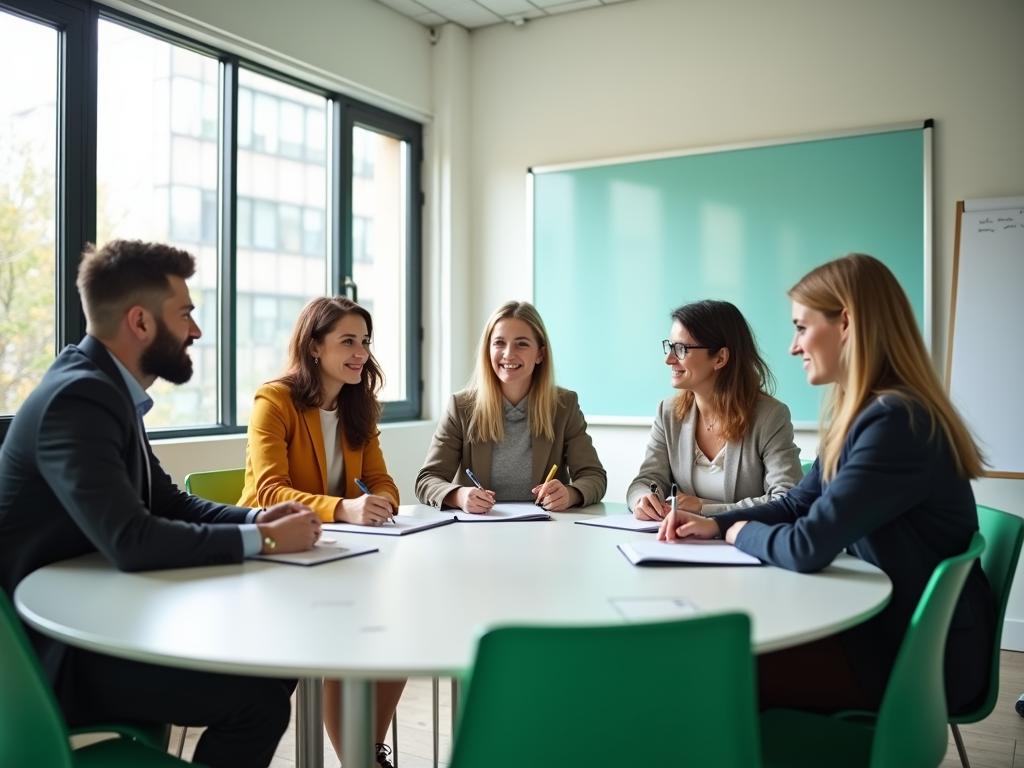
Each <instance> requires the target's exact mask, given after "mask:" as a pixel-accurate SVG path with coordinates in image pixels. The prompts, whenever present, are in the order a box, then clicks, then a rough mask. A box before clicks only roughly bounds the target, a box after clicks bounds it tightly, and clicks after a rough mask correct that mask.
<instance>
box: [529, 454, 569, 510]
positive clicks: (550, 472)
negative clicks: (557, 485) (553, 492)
mask: <svg viewBox="0 0 1024 768" xmlns="http://www.w3.org/2000/svg"><path fill="white" fill-rule="evenodd" d="M557 471H558V465H557V464H552V465H551V469H550V470H548V476H547V477H545V478H544V482H543V483H541V485H547V484H548V483H550V482H551V478H553V477H554V476H555V472H557ZM570 498H571V497H570ZM533 503H534V504H535V505H536V506H538V507H540V506H541V503H540V494H539V493H538V494H537V498H536V499H535V500H534V502H533Z"/></svg>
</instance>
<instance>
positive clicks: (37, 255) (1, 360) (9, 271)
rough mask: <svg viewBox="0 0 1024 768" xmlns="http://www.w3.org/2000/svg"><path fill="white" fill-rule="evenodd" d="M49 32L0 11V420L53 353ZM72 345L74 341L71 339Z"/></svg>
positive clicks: (53, 34) (52, 57)
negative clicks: (0, 415)
mask: <svg viewBox="0 0 1024 768" xmlns="http://www.w3.org/2000/svg"><path fill="white" fill-rule="evenodd" d="M57 45H58V36H57V30H55V29H52V28H50V27H45V26H43V25H41V24H37V23H35V22H31V21H26V20H24V19H21V18H18V17H16V16H12V15H11V14H9V13H4V12H3V11H0V414H5V415H7V414H12V413H14V412H15V411H17V410H18V407H19V406H20V405H21V404H22V403H23V402H24V401H25V398H26V397H27V396H28V394H29V393H30V392H31V391H32V390H33V389H34V388H35V386H36V384H38V383H39V379H40V378H42V376H43V374H44V373H45V372H46V369H47V368H49V367H50V364H51V363H52V362H53V356H54V351H55V349H56V335H55V306H56V278H55V267H56V263H57V252H56V247H55V237H56V224H55V221H56V215H55V210H56V209H55V204H56V199H57V177H56V156H57V82H58V80H57V55H58V48H57ZM73 341H78V340H77V339H74V340H73Z"/></svg>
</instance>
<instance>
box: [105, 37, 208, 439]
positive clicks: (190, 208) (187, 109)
mask: <svg viewBox="0 0 1024 768" xmlns="http://www.w3.org/2000/svg"><path fill="white" fill-rule="evenodd" d="M98 57H99V68H98V73H99V76H98V92H97V104H96V115H97V128H96V197H97V218H96V238H97V243H99V244H102V243H104V242H106V241H108V240H110V239H112V238H117V237H127V238H141V239H143V240H160V241H164V242H169V243H170V244H171V245H175V246H177V247H179V248H184V249H185V250H187V251H189V252H191V253H193V254H195V256H196V261H197V269H196V274H195V275H194V276H193V277H192V278H191V280H189V289H190V291H191V292H192V301H193V302H194V303H195V304H196V306H197V308H199V309H198V311H197V314H196V317H197V319H198V318H199V316H201V315H202V314H206V313H205V312H204V308H205V302H207V301H213V302H214V303H216V297H217V279H218V270H217V263H218V258H219V253H218V250H217V242H216V239H217V238H216V234H217V216H216V212H217V202H216V201H217V195H218V180H217V176H218V169H219V156H218V151H217V143H216V141H215V138H216V133H217V129H218V125H219V123H218V121H217V93H218V88H219V83H220V64H219V62H218V61H217V59H215V58H213V57H212V56H206V55H203V54H200V53H196V52H195V51H191V50H188V49H186V48H183V47H181V46H178V45H173V44H171V43H169V42H166V41H164V40H160V39H158V38H156V37H153V36H152V35H148V34H145V33H143V32H140V31H138V30H136V29H133V28H131V27H127V26H125V25H123V24H120V23H117V22H115V21H111V20H107V19H100V21H99V47H98ZM126 94H130V95H131V98H126ZM209 94H213V98H212V102H211V99H210V96H209ZM211 113H212V114H211ZM205 334H206V335H207V337H208V339H207V341H208V342H209V341H212V340H214V339H215V338H216V326H213V327H208V328H206V329H205ZM190 354H191V356H192V362H193V368H194V373H193V374H192V379H191V381H189V382H188V383H187V384H184V385H182V386H180V387H176V386H174V385H171V384H168V383H167V382H164V381H159V380H158V381H157V383H156V384H154V385H153V390H152V394H153V400H154V402H155V405H154V406H153V410H152V411H150V413H149V414H148V415H147V416H146V425H147V426H148V427H150V428H153V427H168V426H194V425H204V424H210V425H212V424H216V423H217V391H218V388H217V373H218V366H217V345H216V344H211V343H207V344H202V345H196V346H194V347H193V349H192V351H191V353H190Z"/></svg>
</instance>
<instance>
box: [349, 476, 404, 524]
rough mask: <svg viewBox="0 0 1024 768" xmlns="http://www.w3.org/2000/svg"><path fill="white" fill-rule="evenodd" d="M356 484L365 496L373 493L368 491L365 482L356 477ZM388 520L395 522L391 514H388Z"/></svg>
mask: <svg viewBox="0 0 1024 768" xmlns="http://www.w3.org/2000/svg"><path fill="white" fill-rule="evenodd" d="M356 486H358V488H359V490H360V491H362V492H363V493H365V494H366V495H367V496H372V495H373V494H372V493H370V489H369V488H367V487H366V483H364V482H363V481H362V480H360V479H359V478H358V477H357V478H356ZM388 520H390V521H391V522H392V523H393V522H395V518H394V517H392V516H391V515H388Z"/></svg>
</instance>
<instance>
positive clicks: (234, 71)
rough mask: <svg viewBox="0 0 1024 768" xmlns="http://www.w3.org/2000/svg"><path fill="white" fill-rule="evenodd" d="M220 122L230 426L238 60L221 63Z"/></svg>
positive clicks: (234, 419)
mask: <svg viewBox="0 0 1024 768" xmlns="http://www.w3.org/2000/svg"><path fill="white" fill-rule="evenodd" d="M220 111H221V121H220V142H219V143H220V176H221V178H220V184H219V185H218V186H219V188H220V216H219V219H220V226H219V228H218V231H219V235H220V243H219V248H218V251H219V252H220V273H219V275H218V280H217V290H218V301H217V311H218V321H219V331H220V333H219V334H218V337H217V345H218V355H217V361H218V366H219V367H218V375H217V386H218V388H219V390H220V392H219V394H220V397H219V398H218V401H219V403H220V423H221V424H222V425H223V426H225V427H233V426H236V425H237V423H238V408H237V405H238V404H237V402H236V393H237V391H238V388H237V386H236V379H237V367H236V360H237V351H236V347H237V337H238V333H237V330H238V326H237V306H236V304H237V302H236V283H237V280H236V275H237V273H238V269H237V263H238V262H237V259H238V247H237V246H238V242H237V235H238V214H237V208H238V206H237V205H236V203H237V200H238V131H237V130H236V127H237V125H238V59H235V58H228V59H226V60H223V61H222V63H221V109H220Z"/></svg>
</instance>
